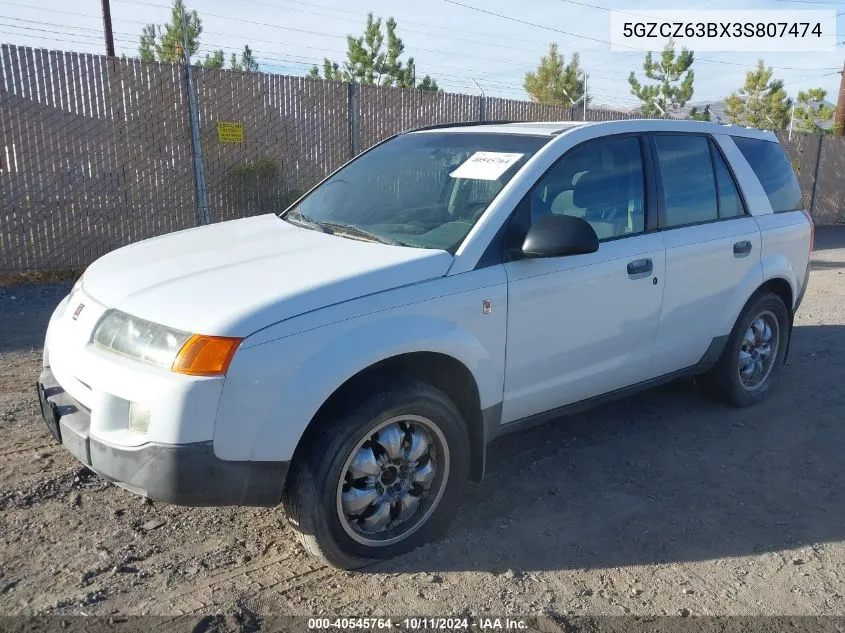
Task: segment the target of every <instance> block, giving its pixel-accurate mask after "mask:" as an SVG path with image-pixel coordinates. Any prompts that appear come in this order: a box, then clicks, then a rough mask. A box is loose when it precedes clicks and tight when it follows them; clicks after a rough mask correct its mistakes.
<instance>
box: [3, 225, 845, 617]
mask: <svg viewBox="0 0 845 633" xmlns="http://www.w3.org/2000/svg"><path fill="white" fill-rule="evenodd" d="M843 273H845V228H843V229H842V230H837V229H827V230H825V229H819V230H818V233H817V250H816V252H815V253H814V257H813V272H812V275H811V280H810V287H809V291H808V293H807V296H806V298H805V300H804V304H803V306H802V307H801V310H800V313H799V315H798V317H797V321H796V326H797V327H796V329H795V335H794V341H793V346H792V350H791V352H790V360H789V363H788V365H787V366H786V367H785V368H784V372H783V375H782V380H781V386H780V389H779V391H778V393H777V394H774V395H773V397H771V398H770V399H769V400H768V401H767V402H765V403H764V404H762V405H760V406H758V407H756V408H752V409H746V410H738V409H731V408H727V407H724V406H722V405H719V404H715V403H713V402H711V401H710V400H708V399H707V398H705V397H704V396H703V395H701V394H700V393H699V392H698V391H697V389H696V388H695V386H694V384H693V383H692V382H691V381H681V382H677V383H674V384H671V385H668V386H666V387H663V388H659V389H656V390H652V391H649V392H646V393H643V394H641V395H638V396H635V397H631V398H628V399H625V400H622V401H618V402H615V403H612V404H608V405H605V406H602V407H600V408H598V409H594V410H592V411H590V412H587V413H584V414H579V415H577V416H574V417H570V418H565V419H562V420H559V421H557V422H554V423H551V424H549V425H546V426H543V427H539V428H535V429H532V430H529V431H525V432H522V433H520V434H517V435H512V436H509V437H508V438H507V440H505V441H502V442H499V443H497V444H495V445H494V446H493V447H492V449H491V454H490V459H489V464H490V468H489V473H488V476H487V478H486V479H485V481H484V482H482V483H479V484H471V485H470V486H469V489H468V493H467V495H466V497H465V500H464V503H463V505H462V506H461V509H460V512H459V514H458V516H457V517H456V519H455V521H454V522H453V523H452V525H451V527H450V529H449V530H448V532H447V533H446V535H445V536H444V537H443V538H441V539H439V540H438V541H436V542H434V543H431V544H429V545H427V546H425V547H423V548H421V549H419V550H417V551H415V552H413V553H411V554H409V555H407V556H405V557H403V558H400V559H397V560H394V561H390V562H384V563H379V564H378V565H376V566H374V567H371V568H368V569H366V570H364V571H360V572H354V573H352V572H341V571H337V570H335V569H332V568H328V567H323V566H320V565H318V564H316V563H315V562H314V561H312V560H311V559H309V558H308V557H307V556H306V555H305V554H304V552H303V551H302V550H301V549H300V547H299V546H298V544H297V542H296V540H295V539H294V536H293V534H292V532H291V529H290V528H289V527H288V526H287V524H286V521H285V520H284V517H283V515H282V512H281V510H280V509H279V508H272V509H251V508H224V509H213V508H208V509H192V508H180V507H172V506H167V505H161V504H153V503H148V502H144V501H143V500H141V499H139V498H138V497H136V496H133V495H132V494H130V493H128V492H126V491H124V490H122V489H120V488H117V487H115V486H113V485H109V484H107V483H105V482H103V481H102V480H100V479H99V478H98V477H97V476H96V475H93V474H91V473H89V472H88V471H86V470H85V469H84V468H82V467H81V466H80V465H79V464H78V463H77V462H75V461H74V460H73V458H72V457H71V456H70V454H69V453H68V452H67V451H65V450H64V449H61V448H60V447H58V446H57V445H55V444H54V443H53V442H52V440H51V438H50V436H49V435H48V432H47V430H46V428H45V427H44V425H43V424H42V422H41V420H40V417H39V410H38V405H37V402H36V399H35V391H34V388H33V384H34V382H35V379H36V377H37V375H38V372H39V370H40V363H41V342H42V337H43V333H44V329H45V326H46V323H47V320H48V318H49V314H50V311H51V310H52V307H53V306H54V305H55V304H56V303H57V302H58V301H59V299H60V298H61V297H62V296H63V295H64V294H65V293H66V292H67V290H68V284H53V285H40V286H26V287H20V286H19V287H6V288H0V613H3V614H67V615H71V614H83V613H84V614H112V613H118V612H119V613H121V614H126V615H133V614H155V615H159V614H167V615H172V614H181V613H193V614H197V615H203V614H213V613H220V612H226V611H231V610H232V609H236V608H248V609H249V610H251V611H254V612H256V613H260V614H270V613H272V614H301V615H311V614H319V613H326V614H336V615H372V614H385V615H391V614H393V615H395V614H397V613H403V614H429V615H478V614H488V613H498V614H501V613H505V614H521V615H525V616H528V615H532V614H540V613H544V614H550V615H555V614H557V615H566V614H625V613H630V614H638V615H660V614H669V615H677V614H682V615H686V614H693V615H696V614H710V615H731V614H736V615H755V614H781V615H800V614H812V615H843V614H845V598H843V594H845V543H843V540H845V469H843V465H845V387H843V385H845V276H843ZM690 327H694V324H693V323H691V324H690Z"/></svg>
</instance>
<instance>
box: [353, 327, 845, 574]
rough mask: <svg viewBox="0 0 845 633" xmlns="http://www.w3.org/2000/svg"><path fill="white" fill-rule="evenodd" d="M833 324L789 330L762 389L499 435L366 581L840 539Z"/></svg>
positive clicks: (844, 411)
mask: <svg viewBox="0 0 845 633" xmlns="http://www.w3.org/2000/svg"><path fill="white" fill-rule="evenodd" d="M843 382H845V326H807V327H796V329H795V337H794V340H793V345H792V349H791V351H790V360H789V362H788V364H787V365H786V366H785V367H784V368H783V371H782V374H781V381H780V384H779V387H778V389H777V391H776V392H775V393H772V394H771V396H770V397H769V398H768V399H767V400H766V401H765V402H764V403H762V404H761V405H758V406H756V407H751V408H747V409H736V408H731V407H728V406H726V405H722V404H719V403H716V402H713V401H712V400H710V399H709V398H707V397H706V396H705V395H703V394H702V393H701V392H700V391H699V390H698V389H697V388H696V386H695V385H694V384H693V381H691V380H686V381H678V382H675V383H672V384H669V385H666V386H664V387H661V388H657V389H654V390H651V391H647V392H644V393H642V394H639V395H637V396H633V397H629V398H626V399H624V400H619V401H617V402H614V403H609V404H606V405H604V406H601V407H599V408H596V409H593V410H591V411H588V412H585V413H582V414H579V415H576V416H571V417H568V418H562V419H560V420H558V421H555V422H552V423H550V424H548V425H545V426H541V427H537V428H533V429H530V430H526V431H523V432H520V433H515V434H513V435H508V436H506V437H504V438H502V439H500V440H498V441H497V442H496V443H494V444H493V445H492V446H491V448H490V452H489V459H488V472H487V476H486V478H485V480H484V481H483V482H481V483H478V484H470V486H469V488H468V490H467V492H466V494H465V496H464V501H463V503H462V505H461V506H460V508H459V509H458V511H457V514H456V518H455V520H454V521H453V522H452V524H451V526H450V527H449V529H448V530H447V533H446V534H445V535H444V536H443V537H441V538H440V539H437V540H435V541H434V542H432V543H429V544H427V545H425V546H423V547H421V548H419V549H417V550H416V551H414V552H412V553H410V554H408V555H405V556H404V557H400V558H398V559H394V560H391V561H385V562H380V563H377V564H375V565H372V566H371V567H369V568H368V570H370V571H378V572H388V573H390V572H408V571H429V572H433V571H458V570H479V571H492V572H499V571H504V570H507V569H517V570H547V569H548V570H560V569H585V568H586V569H591V568H609V567H618V566H626V565H641V564H655V563H668V562H682V561H697V560H707V559H717V558H724V557H733V556H747V555H753V554H758V553H761V552H775V551H780V550H784V549H789V548H795V547H799V546H807V545H811V544H816V543H820V542H825V541H839V540H842V539H843V538H845V469H843V468H842V455H843V454H845V424H843V420H844V419H845V390H843V389H842V384H843Z"/></svg>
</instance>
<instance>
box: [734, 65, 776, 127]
mask: <svg viewBox="0 0 845 633" xmlns="http://www.w3.org/2000/svg"><path fill="white" fill-rule="evenodd" d="M772 74H773V71H772V69H771V68H766V65H765V62H764V61H763V60H762V59H760V60H758V61H757V67H756V68H755V69H754V70H750V71H748V72H747V73H746V75H745V84H744V85H743V86H742V87H741V88H740V89H739V90H737V91H735V92H733V93H732V94H731V96H730V97H728V98H727V99H725V114H727V116H728V119H729V120H730V122H731V123H734V124H736V125H743V126H746V127H756V128H760V129H763V130H782V129H783V128H785V127H786V126H787V124H788V123H789V110H790V107H791V106H792V100H791V99H790V98H789V97H788V96H787V94H786V91H785V90H784V89H783V81H782V80H781V79H772Z"/></svg>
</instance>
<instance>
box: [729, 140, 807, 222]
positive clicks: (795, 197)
mask: <svg viewBox="0 0 845 633" xmlns="http://www.w3.org/2000/svg"><path fill="white" fill-rule="evenodd" d="M732 138H733V141H734V143H736V146H737V147H738V148H739V151H741V152H742V155H743V156H745V159H746V160H747V161H748V164H749V165H751V169H753V170H754V173H755V174H756V175H757V179H758V180H759V181H760V184H761V185H763V190H764V191H765V192H766V195H767V196H768V197H769V202H770V203H771V204H772V211H774V212H775V213H783V212H785V211H795V210H797V209H800V208H801V187H799V186H798V179H797V178H796V177H795V172H793V171H792V165H790V164H789V159H788V158H787V157H786V154H785V153H784V151H783V148H781V146H780V145H779V144H778V143H773V142H771V141H761V140H759V139H756V138H745V137H742V136H734V137H732Z"/></svg>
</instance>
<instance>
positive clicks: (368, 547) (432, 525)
mask: <svg viewBox="0 0 845 633" xmlns="http://www.w3.org/2000/svg"><path fill="white" fill-rule="evenodd" d="M316 423H317V427H315V429H314V431H313V433H310V434H309V437H308V438H307V444H306V445H305V446H304V447H303V448H304V450H303V451H302V454H300V455H297V458H296V460H295V461H294V463H293V464H292V468H291V473H290V475H289V479H288V484H287V486H286V494H285V500H284V503H285V508H286V511H287V514H288V517H289V518H290V520H291V522H292V523H293V525H294V526H295V527H296V529H297V531H298V532H299V535H300V539H301V541H302V543H303V545H304V546H305V548H306V549H307V550H308V551H309V552H310V553H311V554H313V555H315V556H317V557H318V558H321V559H323V560H325V561H326V562H328V563H330V564H332V565H335V566H338V567H343V568H347V569H351V568H355V567H360V566H361V565H364V564H366V563H367V562H370V561H371V560H373V559H379V558H390V557H393V556H396V555H398V554H402V553H404V552H407V551H410V550H412V549H414V548H415V547H417V546H419V545H421V544H422V543H424V542H426V541H428V540H430V539H431V538H433V537H434V536H436V535H437V534H438V533H439V532H440V531H441V530H442V529H443V528H445V527H446V525H447V524H448V521H449V519H450V518H451V516H453V515H454V511H455V509H456V507H457V505H458V503H459V501H460V496H461V493H462V491H463V487H464V484H465V482H466V479H467V477H468V474H469V459H468V456H469V440H468V437H467V431H466V427H465V425H464V422H463V420H462V418H461V415H460V413H459V412H458V409H457V407H456V406H455V405H454V403H452V401H451V400H450V399H449V398H448V397H447V396H446V395H445V394H444V393H443V392H441V391H440V390H438V389H436V388H434V387H432V386H431V385H428V384H427V383H424V382H421V381H418V380H412V379H407V380H401V381H398V382H396V383H394V384H393V385H391V386H389V387H387V388H386V389H383V390H381V391H379V392H377V393H372V394H370V395H368V396H365V397H364V398H362V399H361V400H360V401H358V402H357V403H355V404H351V403H350V405H349V406H348V408H344V409H340V408H337V411H336V413H334V414H328V415H326V416H325V418H324V419H322V420H318V421H317V422H316Z"/></svg>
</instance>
